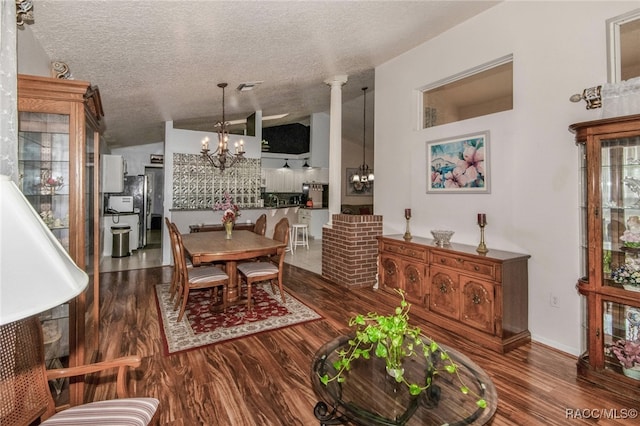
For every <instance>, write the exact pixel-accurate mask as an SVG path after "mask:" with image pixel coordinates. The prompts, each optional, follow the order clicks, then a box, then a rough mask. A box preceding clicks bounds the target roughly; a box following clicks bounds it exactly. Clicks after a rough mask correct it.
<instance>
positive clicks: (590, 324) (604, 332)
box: [569, 115, 640, 397]
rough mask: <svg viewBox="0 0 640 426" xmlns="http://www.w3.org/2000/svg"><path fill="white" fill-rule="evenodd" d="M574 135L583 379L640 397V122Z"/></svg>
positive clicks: (602, 125)
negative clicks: (582, 304)
mask: <svg viewBox="0 0 640 426" xmlns="http://www.w3.org/2000/svg"><path fill="white" fill-rule="evenodd" d="M569 130H570V131H571V132H573V133H574V134H575V140H576V144H577V145H578V147H579V155H580V170H581V173H580V177H581V179H580V212H581V213H580V224H581V228H582V232H581V241H580V250H581V260H582V262H581V268H582V271H581V274H582V276H581V278H580V279H579V280H578V284H577V288H578V291H579V293H580V294H581V295H583V296H584V297H585V301H586V309H585V312H584V318H583V322H584V325H585V335H584V339H583V340H584V347H583V354H582V355H581V356H580V358H579V360H578V374H579V375H580V376H581V377H583V378H585V379H587V380H590V381H592V382H594V383H598V384H599V385H602V386H605V387H607V388H609V389H611V390H613V391H616V392H620V393H623V394H627V395H634V396H635V397H637V395H638V391H639V390H640V371H639V370H640V346H639V345H640V336H639V330H640V115H633V116H625V117H617V118H610V119H603V120H597V121H590V122H584V123H577V124H573V125H571V126H569ZM635 354H637V355H635ZM634 376H635V378H634Z"/></svg>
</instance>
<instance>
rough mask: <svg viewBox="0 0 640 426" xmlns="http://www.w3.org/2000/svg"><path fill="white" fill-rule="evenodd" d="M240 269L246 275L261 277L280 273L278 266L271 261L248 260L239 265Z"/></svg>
mask: <svg viewBox="0 0 640 426" xmlns="http://www.w3.org/2000/svg"><path fill="white" fill-rule="evenodd" d="M238 271H240V272H242V273H243V274H244V275H245V276H246V277H259V276H260V275H271V274H277V273H278V267H277V266H276V265H274V264H273V263H271V262H247V263H241V264H239V265H238Z"/></svg>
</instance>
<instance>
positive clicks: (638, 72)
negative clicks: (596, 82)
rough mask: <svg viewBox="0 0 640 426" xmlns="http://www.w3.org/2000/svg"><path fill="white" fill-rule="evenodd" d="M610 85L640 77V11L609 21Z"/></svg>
mask: <svg viewBox="0 0 640 426" xmlns="http://www.w3.org/2000/svg"><path fill="white" fill-rule="evenodd" d="M607 49H608V53H609V55H608V56H609V70H608V74H609V75H608V80H609V83H615V82H618V81H624V80H629V79H630V78H634V77H640V9H636V10H633V11H631V12H629V13H625V14H624V15H620V16H616V17H615V18H612V19H609V20H608V21H607Z"/></svg>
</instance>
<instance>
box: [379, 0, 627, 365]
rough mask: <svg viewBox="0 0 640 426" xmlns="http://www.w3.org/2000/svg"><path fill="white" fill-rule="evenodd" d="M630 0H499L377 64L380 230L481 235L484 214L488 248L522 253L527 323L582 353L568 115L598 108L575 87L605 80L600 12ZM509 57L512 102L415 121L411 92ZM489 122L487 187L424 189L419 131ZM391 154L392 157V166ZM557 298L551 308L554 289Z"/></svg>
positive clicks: (478, 127)
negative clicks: (444, 120)
mask: <svg viewBox="0 0 640 426" xmlns="http://www.w3.org/2000/svg"><path fill="white" fill-rule="evenodd" d="M637 7H638V3H637V2H609V1H607V2H505V3H501V4H499V5H497V6H496V7H494V8H491V9H489V10H488V11H486V12H485V13H483V14H481V15H479V16H477V17H475V18H473V19H471V20H469V21H467V22H465V23H463V24H461V25H459V26H458V27H456V28H454V29H452V30H450V31H448V32H447V33H445V34H442V35H441V36H439V37H438V38H436V39H434V40H432V41H429V42H427V43H425V44H423V45H421V46H419V47H417V48H415V49H413V50H411V51H409V52H407V53H405V54H403V55H401V56H399V57H397V58H394V59H392V60H390V61H389V62H387V63H385V64H384V65H382V66H380V67H378V68H376V91H375V96H376V98H375V105H376V110H375V118H376V120H375V123H376V124H375V125H376V129H375V153H376V156H375V168H374V170H375V172H376V189H375V194H374V197H375V212H376V214H382V215H383V216H384V233H385V234H390V233H402V232H404V227H405V221H404V218H403V209H404V208H405V207H410V208H412V209H413V219H412V220H411V231H412V233H413V234H414V235H421V236H429V230H431V229H435V228H444V229H452V230H454V231H455V232H456V233H455V235H454V236H453V241H455V242H461V243H468V244H473V245H477V244H478V242H479V229H478V227H477V225H476V213H478V212H484V213H486V214H487V221H488V226H487V228H486V242H487V245H488V247H489V248H490V249H491V248H499V249H504V250H510V251H516V252H522V253H528V254H530V255H531V259H530V260H529V329H530V330H531V333H532V336H533V339H534V340H537V341H540V342H543V343H546V344H548V345H551V346H553V347H556V348H558V349H560V350H563V351H566V352H569V353H572V354H578V353H580V352H581V349H582V347H583V342H581V336H582V333H583V330H582V326H581V310H580V298H579V296H578V294H577V292H576V290H575V284H576V281H577V279H578V277H579V276H580V274H581V273H580V268H579V220H578V150H577V148H576V146H575V143H574V139H573V135H572V134H571V133H570V132H569V131H568V130H567V127H568V125H569V124H571V123H574V122H579V121H587V120H592V119H597V118H600V111H599V110H593V111H587V110H586V109H585V104H584V103H580V104H574V103H571V102H569V97H570V96H571V95H572V94H574V93H581V92H582V90H583V89H584V88H586V87H592V86H595V85H598V84H602V83H604V82H606V78H607V73H606V64H607V60H606V45H605V41H606V35H605V21H606V20H607V19H608V18H611V17H614V16H617V15H620V14H622V13H624V12H627V11H629V10H632V9H634V8H637ZM510 53H512V54H513V57H514V67H513V68H514V71H513V73H514V108H513V110H512V111H507V112H502V113H497V114H492V115H489V116H485V117H478V118H474V119H469V120H465V121H462V122H458V123H451V124H446V125H442V126H437V127H433V128H429V129H418V124H417V123H418V119H417V116H418V112H417V105H418V103H417V98H418V96H417V91H416V89H417V88H419V87H421V86H424V85H426V84H430V83H433V82H435V81H438V80H440V79H442V78H445V77H447V76H450V75H453V74H456V73H459V72H461V71H465V70H467V69H470V68H472V67H475V66H477V65H480V64H483V63H486V62H489V61H491V60H493V59H496V58H499V57H502V56H504V55H507V54H510ZM483 130H489V131H490V147H489V148H490V178H491V193H490V194H464V195H457V194H427V193H426V170H427V166H426V142H427V141H430V140H435V139H440V138H445V137H454V136H458V135H463V134H466V133H471V132H477V131H483ZM391 164H396V165H397V166H395V167H393V166H392V167H390V166H389V165H391ZM551 293H554V295H556V296H557V297H558V298H559V301H560V308H552V307H551V306H550V303H549V298H550V294H551Z"/></svg>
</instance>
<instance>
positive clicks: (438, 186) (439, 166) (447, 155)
mask: <svg viewBox="0 0 640 426" xmlns="http://www.w3.org/2000/svg"><path fill="white" fill-rule="evenodd" d="M489 172H490V169H489V131H488V130H485V131H482V132H477V133H469V134H466V135H462V136H456V137H453V138H443V139H438V140H434V141H428V142H427V193H455V194H471V193H484V194H488V193H489V192H490V183H491V180H490V176H489Z"/></svg>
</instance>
